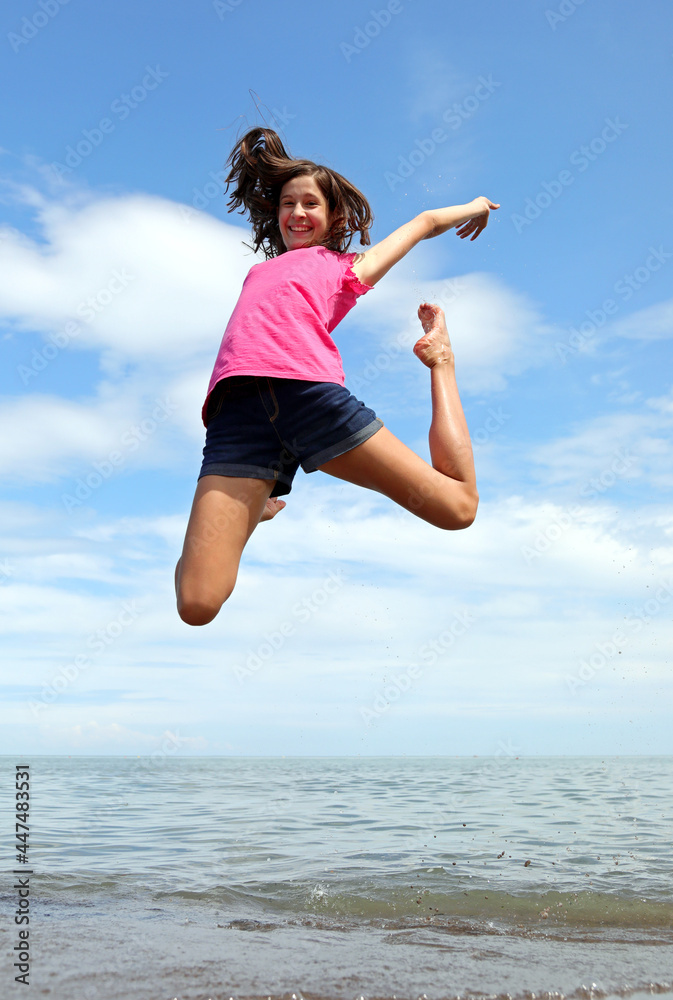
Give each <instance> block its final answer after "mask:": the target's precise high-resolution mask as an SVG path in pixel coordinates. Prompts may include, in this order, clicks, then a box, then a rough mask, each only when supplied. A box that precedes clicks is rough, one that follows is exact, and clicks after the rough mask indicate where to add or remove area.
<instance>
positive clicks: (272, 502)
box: [259, 497, 287, 524]
mask: <svg viewBox="0 0 673 1000" xmlns="http://www.w3.org/2000/svg"><path fill="white" fill-rule="evenodd" d="M283 507H287V504H286V503H285V501H284V500H281V499H280V497H273V498H271V497H270V498H269V499H268V500H267V501H266V505H265V507H264V510H263V511H262V516H261V517H260V519H259V523H260V524H261V523H262V521H270V520H271V518H272V517H275V516H276V514H277V513H278V511H279V510H282V509H283Z"/></svg>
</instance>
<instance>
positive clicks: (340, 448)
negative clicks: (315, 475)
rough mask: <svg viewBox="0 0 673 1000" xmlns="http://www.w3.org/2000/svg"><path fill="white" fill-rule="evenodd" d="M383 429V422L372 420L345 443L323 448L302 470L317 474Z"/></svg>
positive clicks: (303, 464)
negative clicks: (332, 461)
mask: <svg viewBox="0 0 673 1000" xmlns="http://www.w3.org/2000/svg"><path fill="white" fill-rule="evenodd" d="M381 427H383V421H382V420H381V419H380V418H379V417H377V418H376V420H372V422H371V423H370V424H367V426H366V427H361V428H360V430H359V431H355V433H354V434H351V435H349V437H347V438H344V439H343V441H339V442H338V443H337V444H333V445H330V447H329V448H323V450H322V451H319V452H318V453H317V455H312V456H311V457H310V458H307V459H306V461H304V462H301V463H300V464H301V467H302V469H303V470H304V472H317V470H318V467H319V466H321V465H324V464H325V462H329V461H331V460H332V459H333V458H339V456H340V455H345V454H346V452H347V451H351V450H352V449H353V448H356V447H357V446H358V445H359V444H364V442H365V441H368V440H369V438H370V437H372V436H373V435H374V434H376V432H377V431H378V430H380V428H381ZM279 478H280V477H279Z"/></svg>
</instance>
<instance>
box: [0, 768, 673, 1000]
mask: <svg viewBox="0 0 673 1000" xmlns="http://www.w3.org/2000/svg"><path fill="white" fill-rule="evenodd" d="M18 763H29V764H30V772H31V800H30V801H31V812H30V829H31V833H30V844H31V847H30V852H29V866H28V867H29V868H30V869H31V870H32V871H33V873H34V874H33V875H32V876H31V910H30V921H31V922H30V950H31V956H32V958H31V972H30V986H29V987H28V988H26V986H24V985H21V984H16V983H15V982H14V975H15V970H13V968H12V963H13V961H14V958H13V952H12V949H13V946H14V944H15V943H16V928H15V927H14V925H13V913H14V910H15V908H16V891H15V890H14V889H13V888H12V885H13V882H12V880H13V878H14V876H13V875H12V874H11V872H12V871H13V870H14V868H16V867H19V866H18V865H16V863H15V860H14V853H13V851H12V850H11V845H12V842H13V837H14V826H13V823H14V815H13V812H12V811H11V810H12V805H13V786H14V765H15V764H18ZM0 769H1V771H2V779H3V780H2V789H3V791H2V816H1V817H0V820H1V823H2V825H1V830H2V843H3V845H6V846H5V849H3V859H4V860H3V866H2V867H3V880H2V891H1V892H0V910H1V912H2V914H3V919H2V927H1V929H0V995H1V996H2V997H3V998H5V997H14V996H22V997H25V996H29V997H30V996H36V997H37V996H39V997H47V998H50V1000H117V998H118V1000H164V998H165V1000H173V998H177V1000H222V998H224V1000H227V998H229V997H233V998H234V1000H252V998H272V1000H280V998H283V1000H291V998H292V997H295V998H297V1000H300V998H302V997H303V998H304V1000H337V998H338V1000H359V998H361V997H363V998H365V1000H392V998H395V1000H417V998H422V997H426V998H427V1000H444V998H458V997H461V998H480V997H493V998H503V1000H504V998H515V1000H516V998H521V1000H534V998H535V1000H539V998H552V997H553V998H556V1000H563V998H564V997H568V998H593V997H596V998H600V997H618V996H619V997H633V998H635V1000H640V998H641V997H643V996H646V995H647V996H651V995H652V994H661V995H664V994H671V995H673V781H672V778H673V758H671V757H631V758H628V757H606V758H600V757H549V758H539V757H538V758H531V757H528V758H526V757H521V758H515V757H513V756H511V755H509V754H507V753H503V754H502V755H500V756H495V757H490V758H485V757H473V758H465V757H317V758H316V757H314V758H307V757H282V758H278V757H276V758H264V757H220V758H184V757H183V758H178V757H170V756H163V757H162V756H157V757H155V758H125V757H72V758H70V757H35V758H28V760H25V759H24V760H19V759H18V758H17V759H16V760H14V759H10V758H7V757H5V758H0Z"/></svg>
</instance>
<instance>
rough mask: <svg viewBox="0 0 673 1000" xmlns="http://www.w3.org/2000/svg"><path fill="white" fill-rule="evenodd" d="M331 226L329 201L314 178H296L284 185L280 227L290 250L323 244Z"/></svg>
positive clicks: (284, 241)
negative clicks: (323, 239)
mask: <svg viewBox="0 0 673 1000" xmlns="http://www.w3.org/2000/svg"><path fill="white" fill-rule="evenodd" d="M331 222H332V216H331V213H330V211H329V207H328V205H327V199H326V198H325V195H324V194H323V193H322V191H321V190H320V188H319V187H318V185H317V184H316V181H315V179H314V178H313V177H306V176H303V177H293V178H292V180H291V181H288V182H287V184H284V185H283V189H282V191H281V193H280V205H279V208H278V225H279V227H280V235H281V237H282V240H283V243H284V244H285V247H286V248H287V249H288V250H297V249H298V248H299V247H303V246H308V245H309V244H311V245H314V244H319V243H321V242H322V238H323V236H324V235H325V233H326V232H327V230H328V229H329V227H330V225H331Z"/></svg>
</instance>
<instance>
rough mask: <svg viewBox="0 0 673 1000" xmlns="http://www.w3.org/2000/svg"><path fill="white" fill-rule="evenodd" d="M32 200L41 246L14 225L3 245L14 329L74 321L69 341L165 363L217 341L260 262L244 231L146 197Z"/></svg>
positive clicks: (7, 311) (0, 260)
mask: <svg viewBox="0 0 673 1000" xmlns="http://www.w3.org/2000/svg"><path fill="white" fill-rule="evenodd" d="M35 200H36V201H38V202H39V205H38V207H37V209H36V214H37V222H38V224H39V225H40V226H41V228H42V233H43V240H44V242H38V241H35V240H31V239H29V238H28V237H26V236H24V235H23V234H21V233H17V232H16V231H15V230H10V231H7V232H6V238H5V239H4V240H3V241H2V242H0V300H1V301H2V304H3V305H2V313H3V316H4V318H5V319H7V320H9V321H11V322H12V323H13V324H14V325H15V326H16V328H17V329H19V330H39V331H42V332H44V333H50V332H57V331H62V330H63V328H64V327H65V324H66V323H67V322H68V320H74V321H75V322H76V323H77V324H78V327H79V332H78V333H77V334H76V335H73V336H71V341H70V344H71V346H79V347H86V348H93V349H97V350H111V351H113V352H114V353H120V354H122V355H123V356H124V357H125V358H127V359H147V358H152V359H156V360H157V361H158V362H159V363H161V362H162V361H165V360H169V361H171V360H173V361H175V359H176V358H179V359H184V358H186V357H187V358H192V357H193V356H194V355H195V354H198V353H199V352H201V351H204V350H210V351H212V350H213V348H214V347H215V348H216V347H217V346H218V345H219V338H220V337H221V335H222V333H223V332H224V326H225V325H226V324H225V320H226V317H227V316H228V314H229V313H230V312H231V310H232V309H233V306H234V304H235V302H236V299H237V297H238V294H239V292H240V288H241V285H242V283H243V279H244V277H245V275H246V274H247V272H248V270H249V268H250V266H251V265H252V264H253V263H255V262H256V260H257V259H258V258H255V257H253V256H252V255H251V254H249V252H248V251H244V248H243V247H242V245H241V241H242V239H244V238H246V236H247V234H246V232H245V230H243V229H241V228H240V227H237V226H232V225H230V224H228V223H225V222H220V221H218V220H216V219H214V218H212V217H211V216H209V215H207V214H205V213H197V214H193V215H192V216H191V217H188V218H185V213H184V211H183V209H184V206H180V205H178V204H176V203H175V202H171V201H169V200H167V199H164V198H159V197H156V196H151V195H147V194H140V195H122V196H119V197H116V198H113V197H94V196H90V197H89V198H88V199H84V196H82V195H74V194H70V195H68V196H66V197H65V200H64V201H62V202H57V201H49V200H47V199H44V198H39V197H36V199H35ZM246 253H247V254H248V255H247V256H246Z"/></svg>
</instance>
